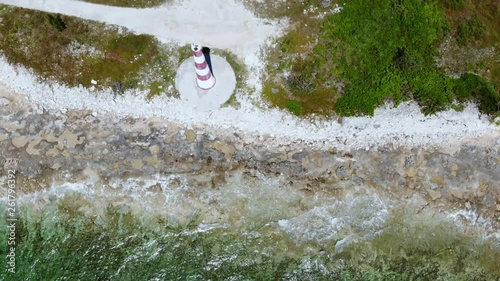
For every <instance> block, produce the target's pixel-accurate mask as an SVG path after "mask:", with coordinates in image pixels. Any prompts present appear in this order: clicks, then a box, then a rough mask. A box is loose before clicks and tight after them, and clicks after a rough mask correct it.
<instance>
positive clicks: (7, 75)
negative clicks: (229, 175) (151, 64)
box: [0, 0, 500, 152]
mask: <svg viewBox="0 0 500 281" xmlns="http://www.w3.org/2000/svg"><path fill="white" fill-rule="evenodd" d="M45 2H48V0H47V1H45ZM45 2H44V1H35V0H31V1H29V0H0V3H7V4H13V5H16V6H24V7H32V8H37V9H40V10H45V11H52V12H60V13H64V14H70V15H76V16H82V17H85V18H88V19H96V20H101V21H105V22H107V23H113V24H120V25H123V26H126V27H128V28H131V29H133V30H135V31H137V32H144V33H148V34H153V35H155V36H157V37H158V38H160V39H162V40H164V41H177V42H179V43H182V44H191V43H192V42H200V43H202V44H205V45H207V46H210V47H217V48H229V49H231V51H233V52H234V53H236V54H238V55H239V56H240V57H243V58H244V60H245V62H246V64H247V65H248V66H249V67H251V68H252V70H253V71H258V69H257V68H256V67H258V66H259V64H260V61H259V59H258V57H259V56H258V52H259V48H260V46H261V45H262V44H264V42H265V41H266V40H267V38H269V36H272V35H275V34H277V33H279V32H280V28H279V27H278V25H277V24H276V23H271V25H265V24H264V23H263V21H261V20H259V19H256V18H254V17H253V16H252V14H251V13H249V12H248V11H246V10H245V9H244V8H243V7H242V6H241V5H239V4H235V3H234V2H233V1H232V0H218V1H201V0H199V1H195V0H186V1H183V2H182V4H181V5H180V6H174V7H168V6H164V7H161V8H158V9H145V10H135V9H124V8H111V7H102V6H96V5H92V4H88V3H83V2H77V1H69V0H57V2H58V3H59V5H50V6H47V5H46V4H44V3H45ZM97 7H99V8H97ZM200 7H202V8H205V10H204V11H203V12H198V10H197V9H198V8H200ZM197 13H198V14H197ZM251 78H252V79H251V81H249V82H250V83H253V84H252V85H253V86H255V87H256V88H257V89H259V87H258V82H259V81H258V78H257V75H254V76H253V77H251ZM0 81H1V82H2V83H3V84H5V85H7V86H8V87H10V88H12V89H14V90H16V91H19V92H21V93H24V94H25V95H26V96H27V97H28V98H29V99H30V100H31V101H33V103H35V104H36V105H37V106H39V107H40V108H42V107H43V108H46V109H52V110H60V111H63V112H64V111H65V110H66V109H68V108H77V109H79V108H82V109H83V108H87V109H91V110H92V111H94V112H95V113H96V114H103V113H112V114H114V115H115V116H118V117H123V116H137V117H154V116H156V117H162V118H166V119H169V120H172V121H177V122H181V123H183V124H186V125H187V126H193V125H198V126H209V127H211V128H214V129H220V130H221V132H222V131H223V132H225V133H232V132H238V134H240V135H241V136H242V137H244V138H245V139H248V140H249V141H252V140H255V137H258V136H259V135H269V136H271V138H274V139H275V140H274V142H273V143H276V142H278V143H289V142H292V141H293V142H299V143H302V142H307V143H310V144H311V145H314V146H316V147H322V148H326V147H329V146H336V147H338V148H369V147H376V146H380V145H385V144H387V143H393V144H394V145H396V146H397V145H405V146H409V147H414V146H417V147H420V146H429V145H431V146H440V147H444V148H448V149H450V152H453V151H455V150H456V149H457V148H458V146H459V145H460V144H462V143H469V142H470V143H478V142H483V143H486V144H487V143H491V142H492V141H494V140H495V139H497V138H499V137H500V129H499V127H497V126H495V125H494V124H491V123H490V122H489V120H488V118H487V117H486V116H480V114H479V113H478V110H477V108H476V107H475V106H474V105H469V106H467V107H466V108H465V110H464V111H463V112H460V113H457V112H454V111H446V112H441V113H439V114H437V115H435V116H429V117H425V116H423V114H422V113H421V112H420V109H419V108H418V106H417V105H416V104H415V103H404V104H401V105H400V106H399V107H398V108H396V109H391V108H389V107H382V108H380V109H377V110H376V112H375V117H362V118H344V120H343V122H342V124H339V123H338V122H336V121H334V120H323V121H316V122H310V121H307V120H301V119H299V118H297V117H295V116H292V115H291V114H289V113H287V112H283V111H280V110H277V109H261V108H258V107H256V106H254V105H253V104H252V103H250V102H248V101H246V100H245V99H244V98H242V97H240V102H241V107H240V108H239V109H235V108H219V109H215V110H211V111H193V110H192V109H191V107H189V106H187V105H186V104H185V103H184V102H183V101H181V100H175V99H169V98H166V97H157V98H155V99H153V100H152V101H151V102H149V103H148V102H146V101H145V100H144V95H145V94H144V93H138V92H136V93H131V92H129V93H126V94H125V95H124V97H117V98H116V99H115V100H113V98H112V94H111V93H110V92H108V93H98V94H97V93H93V92H91V91H89V90H87V89H83V88H68V87H65V86H61V85H47V84H40V83H39V82H37V81H36V77H35V76H34V75H33V74H31V73H30V72H29V71H27V70H26V69H24V68H19V69H18V70H17V71H16V69H14V68H13V67H12V66H10V65H8V64H7V63H6V61H5V59H3V58H2V59H1V60H0Z"/></svg>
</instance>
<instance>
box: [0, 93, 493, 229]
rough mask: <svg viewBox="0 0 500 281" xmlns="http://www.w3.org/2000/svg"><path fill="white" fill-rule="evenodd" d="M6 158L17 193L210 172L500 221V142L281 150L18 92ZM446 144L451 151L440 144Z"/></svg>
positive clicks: (10, 100) (7, 106) (9, 107)
mask: <svg viewBox="0 0 500 281" xmlns="http://www.w3.org/2000/svg"><path fill="white" fill-rule="evenodd" d="M0 105H2V106H1V107H0V113H1V116H2V118H1V119H0V151H2V154H1V155H0V160H1V161H2V162H3V161H4V160H5V159H7V158H18V159H19V166H18V170H19V174H20V175H21V176H20V181H21V185H20V189H21V190H22V191H23V192H25V193H31V192H34V191H37V190H41V189H43V188H45V187H48V186H50V185H51V182H53V181H54V180H56V179H64V178H68V177H70V176H73V177H74V176H76V175H80V174H82V172H84V171H85V170H86V169H88V168H91V169H92V170H94V171H95V172H96V174H97V175H98V176H99V177H100V178H101V179H103V180H105V179H107V178H113V177H122V178H128V177H138V176H142V177H147V176H149V175H155V174H192V175H199V174H205V175H208V177H206V180H205V181H206V182H198V183H197V184H203V185H207V184H211V185H212V186H213V187H216V186H217V185H218V183H223V182H225V181H226V179H227V177H230V176H231V175H232V174H233V173H235V172H243V173H244V174H246V175H248V176H256V175H257V174H259V175H263V176H265V177H278V176H279V177H285V178H286V179H287V181H288V180H289V184H290V185H292V186H294V187H296V188H298V189H300V190H304V192H309V193H310V192H315V191H317V190H324V189H335V190H337V191H338V192H340V193H342V192H350V190H354V189H356V187H358V186H364V187H366V188H370V189H372V190H374V191H375V192H378V193H383V194H385V195H387V196H389V197H390V198H393V199H396V200H400V201H401V202H404V201H405V200H409V198H412V197H415V196H417V197H418V198H419V200H420V201H421V202H422V206H423V207H422V208H425V207H427V208H435V209H436V210H437V209H453V208H457V207H458V208H459V207H463V206H465V205H466V204H468V206H473V207H474V208H475V210H476V211H478V213H480V214H481V215H483V216H486V217H489V218H492V220H493V221H495V223H499V221H500V189H499V187H498V183H499V182H500V137H499V136H498V134H497V135H496V136H495V134H492V136H493V137H491V136H490V137H489V138H486V137H485V139H483V140H482V141H480V142H478V143H477V144H473V143H471V142H469V143H464V144H462V145H461V146H459V147H458V148H457V147H456V148H455V149H453V150H451V151H450V149H449V145H448V146H447V147H448V148H446V149H445V148H438V147H430V148H418V147H394V146H393V145H392V144H390V143H388V144H387V145H386V146H385V147H378V148H376V149H363V150H346V149H339V148H337V147H325V148H323V149H318V148H314V147H313V146H310V145H308V144H304V143H302V144H300V143H289V144H286V145H284V144H279V143H278V142H275V141H274V139H273V138H272V137H269V136H260V137H258V138H257V139H256V140H255V141H254V142H249V141H248V138H247V137H242V136H241V135H239V134H238V133H236V132H235V133H233V132H224V133H221V132H218V131H215V130H212V129H210V128H199V127H192V128H186V127H185V126H182V125H179V124H175V123H172V122H167V121H165V120H162V119H160V118H156V119H155V118H150V119H144V118H125V119H120V120H119V119H116V118H114V117H113V116H97V115H96V114H93V113H92V112H91V111H81V110H68V111H67V112H65V113H62V112H47V111H45V110H37V109H35V108H34V107H33V106H32V105H31V104H30V102H29V101H28V100H26V98H25V97H24V96H23V95H21V94H16V93H14V92H12V91H2V93H0ZM443 147H444V145H443Z"/></svg>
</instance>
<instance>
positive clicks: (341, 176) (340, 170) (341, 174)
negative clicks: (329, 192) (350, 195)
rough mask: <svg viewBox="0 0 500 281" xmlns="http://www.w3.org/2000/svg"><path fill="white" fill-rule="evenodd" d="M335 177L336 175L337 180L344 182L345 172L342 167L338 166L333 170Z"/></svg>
mask: <svg viewBox="0 0 500 281" xmlns="http://www.w3.org/2000/svg"><path fill="white" fill-rule="evenodd" d="M335 175H337V178H339V179H340V180H344V179H346V178H347V170H346V168H345V167H344V166H340V167H338V168H337V169H335Z"/></svg>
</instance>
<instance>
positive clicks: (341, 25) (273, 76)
mask: <svg viewBox="0 0 500 281" xmlns="http://www.w3.org/2000/svg"><path fill="white" fill-rule="evenodd" d="M313 2H315V1H309V2H308V3H309V4H310V6H308V7H306V8H304V12H303V14H307V13H306V12H305V11H309V10H314V11H317V12H318V13H319V14H314V13H313V14H310V13H309V14H308V17H310V18H314V19H316V20H317V21H318V23H317V25H319V26H320V27H319V28H317V29H313V28H310V29H308V32H309V33H307V32H303V31H304V27H303V26H305V24H301V23H300V22H292V23H293V24H292V28H291V29H290V30H289V32H288V33H287V34H286V35H285V36H283V37H282V38H279V39H277V40H276V44H275V49H274V50H273V51H271V52H269V54H268V57H267V58H268V61H269V62H270V63H269V65H268V75H269V78H268V79H267V80H266V81H267V82H266V83H267V84H268V85H267V86H265V87H264V92H263V96H264V98H265V99H266V100H268V101H270V102H271V103H272V104H273V105H275V106H278V107H280V108H288V106H287V105H286V104H287V102H289V101H290V100H294V101H297V102H300V103H301V106H302V109H303V110H302V114H304V113H305V114H309V113H322V114H325V113H326V114H332V113H333V111H335V112H336V113H337V114H338V115H341V116H353V115H372V114H373V113H374V110H375V108H376V107H377V106H379V105H381V104H382V103H384V102H385V101H386V100H392V101H393V102H394V104H395V105H397V104H398V103H400V102H401V101H403V100H412V99H413V100H416V101H417V102H418V103H419V104H420V105H421V107H422V110H423V112H424V113H425V114H433V113H435V112H437V111H440V110H445V109H448V108H450V106H451V105H452V104H453V103H454V102H455V100H456V99H459V101H460V102H465V101H464V100H463V97H464V96H467V97H468V99H469V100H475V101H477V102H478V103H479V108H480V110H481V112H483V113H486V114H490V115H496V114H498V111H499V105H498V100H499V94H498V91H499V87H498V85H500V81H499V80H500V78H498V77H496V76H495V74H498V73H499V71H500V70H499V66H498V65H499V64H498V58H497V57H498V55H495V57H494V58H493V59H491V55H489V53H491V52H493V53H494V51H489V49H482V50H481V51H480V52H478V54H477V55H474V56H471V57H474V58H482V59H481V61H479V62H475V63H474V64H473V65H470V66H467V67H468V68H469V69H470V70H469V71H474V72H475V71H476V70H479V71H478V72H475V74H478V75H480V76H484V77H485V79H484V78H481V77H476V76H477V75H476V76H475V77H476V78H474V79H476V80H477V81H481V82H477V81H476V82H477V83H476V82H474V81H472V79H470V76H468V74H467V72H465V71H463V72H460V73H459V75H458V76H459V77H460V78H459V79H454V78H451V77H450V76H447V75H446V73H445V71H444V70H443V69H441V68H439V67H438V66H437V64H436V58H437V57H439V56H440V54H439V53H438V51H437V50H438V48H437V47H438V45H439V43H441V42H442V40H444V39H445V35H446V34H451V35H452V36H454V39H455V40H452V41H457V42H458V43H459V44H461V45H465V44H471V43H474V44H477V45H478V46H482V47H483V48H486V47H487V46H488V47H493V48H497V49H498V46H500V44H499V43H498V40H497V38H498V30H497V29H495V27H494V26H495V24H496V25H498V22H500V19H499V18H498V17H499V15H498V7H497V8H495V6H494V4H491V5H493V6H491V5H489V6H488V5H487V4H486V3H483V2H487V1H479V2H481V3H479V2H477V3H476V2H474V3H470V2H468V1H461V0H456V1H455V0H453V1H452V0H446V1H444V0H443V1H420V0H408V1H397V0H376V1H371V2H370V3H367V2H366V1H362V0H353V1H349V2H347V3H345V4H342V8H343V9H342V10H341V12H340V13H338V14H331V13H328V10H325V9H323V8H322V5H320V4H318V3H313ZM330 7H331V6H330ZM463 7H465V8H464V9H463V10H462V8H463ZM443 8H444V9H443ZM467 11H472V12H467ZM494 11H496V13H495V12H494ZM325 12H326V13H327V15H326V16H325V17H323V18H322V17H321V13H325ZM445 12H446V13H445ZM464 13H467V14H464ZM292 18H293V17H292ZM296 18H300V17H299V16H298V15H297V16H296ZM495 22H496V23H495ZM304 38H306V40H303V39H304ZM304 41H305V42H306V43H304ZM307 42H316V43H315V45H313V46H312V47H311V46H310V44H307ZM495 42H496V43H495ZM462 49H464V48H462ZM462 49H460V50H462ZM444 52H446V50H444ZM447 57H450V56H447ZM485 58H490V59H485ZM461 60H464V58H463V56H462V57H460V58H459V57H453V61H461ZM495 61H496V63H495ZM445 67H447V66H446V65H445ZM497 76H498V75H497ZM499 77H500V76H499ZM464 82H465V83H473V84H472V85H469V86H467V87H464V85H463V83H464ZM478 83H479V84H480V85H481V86H478ZM276 85H280V87H281V89H282V90H279V91H274V92H277V94H278V95H282V97H277V96H276V93H275V94H274V95H273V94H272V92H271V91H270V89H273V88H274V89H277V87H276ZM464 89H468V90H470V91H471V92H469V93H468V94H464ZM318 93H320V94H318ZM306 97H307V98H306ZM313 100H315V101H318V104H320V105H321V106H319V107H312V106H311V111H308V110H304V108H307V107H308V105H307V104H308V103H310V102H312V101H313ZM295 111H296V110H295Z"/></svg>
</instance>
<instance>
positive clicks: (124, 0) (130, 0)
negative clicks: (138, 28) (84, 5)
mask: <svg viewBox="0 0 500 281" xmlns="http://www.w3.org/2000/svg"><path fill="white" fill-rule="evenodd" d="M83 1H85V2H90V3H95V4H102V5H110V6H118V7H133V8H147V7H156V6H159V5H162V4H164V3H166V2H167V1H168V0H83Z"/></svg>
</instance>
